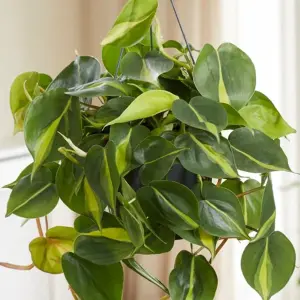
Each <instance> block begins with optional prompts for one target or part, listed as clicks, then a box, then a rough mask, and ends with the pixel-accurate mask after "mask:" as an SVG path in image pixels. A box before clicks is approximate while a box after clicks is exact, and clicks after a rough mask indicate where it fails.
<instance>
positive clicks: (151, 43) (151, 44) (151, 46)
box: [150, 25, 153, 51]
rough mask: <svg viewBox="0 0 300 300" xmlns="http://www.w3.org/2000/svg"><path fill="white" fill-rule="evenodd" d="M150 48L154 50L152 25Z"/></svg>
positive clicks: (151, 29)
mask: <svg viewBox="0 0 300 300" xmlns="http://www.w3.org/2000/svg"><path fill="white" fill-rule="evenodd" d="M150 50H151V51H152V50H153V28H152V25H151V27H150Z"/></svg>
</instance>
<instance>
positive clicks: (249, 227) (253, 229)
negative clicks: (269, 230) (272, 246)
mask: <svg viewBox="0 0 300 300" xmlns="http://www.w3.org/2000/svg"><path fill="white" fill-rule="evenodd" d="M246 228H247V229H250V230H252V231H255V232H258V230H257V229H255V228H253V227H251V226H248V225H246Z"/></svg>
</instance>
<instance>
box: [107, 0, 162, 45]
mask: <svg viewBox="0 0 300 300" xmlns="http://www.w3.org/2000/svg"><path fill="white" fill-rule="evenodd" d="M157 6H158V1H157V0H149V1H147V2H145V1H143V0H129V1H128V2H127V3H126V5H125V6H124V8H123V10H122V11H121V13H120V15H119V16H118V18H117V19H116V21H115V24H114V26H113V28H112V29H111V30H110V31H109V33H108V35H107V36H106V38H105V39H104V40H103V41H102V46H105V45H108V44H111V45H114V46H117V47H120V48H121V47H130V46H133V45H135V44H137V43H138V42H139V41H140V40H141V39H142V38H143V37H144V35H145V34H146V33H147V32H148V30H149V28H150V26H151V23H152V21H153V18H154V16H155V14H156V10H157Z"/></svg>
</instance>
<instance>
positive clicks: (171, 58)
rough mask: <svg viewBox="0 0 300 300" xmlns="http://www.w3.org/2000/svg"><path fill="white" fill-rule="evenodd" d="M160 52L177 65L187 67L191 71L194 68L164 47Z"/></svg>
mask: <svg viewBox="0 0 300 300" xmlns="http://www.w3.org/2000/svg"><path fill="white" fill-rule="evenodd" d="M160 52H161V54H162V55H163V56H165V57H166V58H168V59H169V60H171V61H172V62H173V63H175V65H178V66H180V67H183V68H186V69H187V70H188V71H189V73H191V71H192V68H191V67H190V66H189V65H188V64H186V63H184V62H183V61H180V60H178V59H176V58H174V57H173V56H171V55H169V54H168V53H167V52H166V51H165V50H164V49H163V48H160Z"/></svg>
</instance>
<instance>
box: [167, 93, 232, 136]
mask: <svg viewBox="0 0 300 300" xmlns="http://www.w3.org/2000/svg"><path fill="white" fill-rule="evenodd" d="M172 112H173V114H174V116H175V117H176V118H177V119H178V120H179V121H181V122H182V123H185V124H187V125H189V126H191V127H194V128H198V129H203V130H206V131H208V132H210V133H212V134H213V135H214V136H216V138H217V139H219V132H220V131H221V130H223V129H225V127H226V126H227V114H226V111H225V109H224V108H223V107H222V105H221V104H219V103H216V102H214V101H212V100H210V99H206V98H204V97H201V96H198V97H194V98H193V99H192V100H191V101H190V103H187V102H186V101H183V100H176V101H175V102H174V103H173V107H172Z"/></svg>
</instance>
